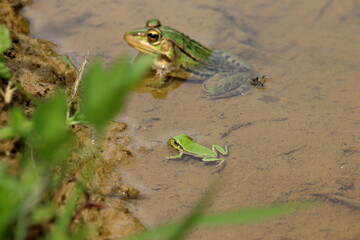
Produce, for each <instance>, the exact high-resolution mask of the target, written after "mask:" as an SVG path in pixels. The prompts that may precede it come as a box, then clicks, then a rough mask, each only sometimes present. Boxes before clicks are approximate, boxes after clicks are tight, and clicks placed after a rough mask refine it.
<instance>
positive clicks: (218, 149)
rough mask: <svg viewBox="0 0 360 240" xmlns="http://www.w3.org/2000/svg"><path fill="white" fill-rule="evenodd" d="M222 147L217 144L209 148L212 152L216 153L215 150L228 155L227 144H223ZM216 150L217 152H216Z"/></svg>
mask: <svg viewBox="0 0 360 240" xmlns="http://www.w3.org/2000/svg"><path fill="white" fill-rule="evenodd" d="M224 148H225V149H224ZM224 148H222V147H220V146H219V145H217V144H214V145H212V147H211V150H212V151H213V153H215V154H217V152H219V153H221V154H222V155H228V153H229V151H228V145H225V147H224ZM216 151H217V152H216Z"/></svg>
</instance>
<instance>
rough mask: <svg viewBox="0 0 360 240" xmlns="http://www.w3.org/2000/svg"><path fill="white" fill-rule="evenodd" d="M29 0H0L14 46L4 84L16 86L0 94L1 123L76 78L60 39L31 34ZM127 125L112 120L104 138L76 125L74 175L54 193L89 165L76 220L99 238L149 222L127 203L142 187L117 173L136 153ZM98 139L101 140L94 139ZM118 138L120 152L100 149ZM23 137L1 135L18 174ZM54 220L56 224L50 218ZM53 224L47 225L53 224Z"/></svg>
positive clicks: (0, 152) (67, 189)
mask: <svg viewBox="0 0 360 240" xmlns="http://www.w3.org/2000/svg"><path fill="white" fill-rule="evenodd" d="M27 4H30V1H3V0H0V24H4V25H6V26H7V27H8V28H9V30H10V34H11V40H12V46H11V48H10V49H9V50H8V51H6V52H5V53H4V56H3V57H4V58H6V64H7V66H8V68H9V69H10V72H11V75H12V76H14V78H13V79H12V80H11V83H10V81H9V80H8V79H1V82H0V88H1V89H2V90H4V91H5V92H6V89H7V87H8V86H10V88H8V89H11V88H14V86H16V90H15V91H14V92H13V94H10V95H11V98H9V102H6V101H5V99H4V98H3V96H1V100H0V109H1V114H0V126H5V125H6V124H7V122H8V116H9V110H10V109H11V108H12V107H15V106H16V107H20V108H22V109H23V110H24V112H25V113H26V114H27V115H29V116H31V114H32V112H33V110H34V106H35V103H36V102H37V101H39V100H42V99H44V98H47V97H49V96H51V95H52V94H54V92H55V91H56V90H58V89H65V90H66V91H67V92H68V93H70V91H71V87H72V85H73V83H74V81H75V78H76V72H75V71H74V70H73V69H72V68H71V67H70V66H68V64H67V63H66V62H64V61H63V60H61V56H60V55H59V54H58V53H56V52H55V51H54V50H53V49H54V47H55V44H53V43H50V42H48V41H46V40H40V39H36V38H33V37H29V36H28V33H29V23H28V21H27V20H26V19H25V18H24V17H23V16H22V15H21V9H22V7H24V6H25V5H27ZM124 129H126V124H124V123H119V122H117V123H113V124H111V125H110V126H109V128H108V131H107V133H106V135H105V136H104V137H103V138H101V139H94V137H93V136H92V131H91V130H90V129H89V128H87V127H85V126H76V127H74V128H73V132H74V133H75V134H76V137H77V148H76V149H75V151H74V153H73V155H72V157H71V158H70V159H69V164H70V165H71V166H72V167H71V169H72V172H71V173H68V175H69V176H71V177H70V178H69V179H66V180H65V181H64V183H63V186H62V187H61V188H60V189H59V190H58V192H57V193H56V194H55V198H54V201H55V202H56V203H57V204H58V205H59V207H60V206H61V205H62V204H64V203H65V202H66V200H67V197H68V195H69V194H70V193H71V192H72V191H73V189H74V186H75V184H76V179H77V178H79V177H80V176H82V173H83V172H84V171H85V170H87V168H89V165H90V163H92V164H91V165H90V166H92V167H93V168H92V169H90V170H89V171H91V172H92V175H93V178H92V180H91V181H90V182H89V185H88V191H87V192H86V193H84V199H83V201H82V202H81V204H80V205H79V206H78V207H77V211H76V212H75V213H74V216H73V217H74V224H76V223H78V222H84V221H85V222H87V223H89V224H90V225H91V226H93V229H94V231H93V237H94V238H95V239H101V238H104V239H105V238H108V237H109V236H111V237H122V236H127V235H130V234H133V233H135V232H139V231H142V230H144V229H145V228H144V226H143V225H142V224H141V223H140V222H139V220H138V219H137V218H135V217H134V216H133V215H132V214H131V213H130V212H129V210H128V208H126V207H125V205H126V202H128V201H129V199H136V198H138V196H139V194H140V192H139V190H137V189H136V188H134V187H133V186H131V185H129V184H125V183H123V181H122V180H121V177H120V176H119V174H118V173H116V174H115V175H114V171H113V169H114V165H115V163H118V162H122V161H126V159H128V158H129V156H131V153H130V152H129V150H127V149H126V148H125V146H124V145H125V144H126V143H127V142H129V141H130V138H129V137H128V136H126V135H124V134H123V131H124ZM94 142H98V144H94ZM110 142H111V143H114V142H116V143H117V144H118V146H120V145H121V146H122V147H118V148H117V149H116V152H115V150H114V153H113V154H110V153H111V152H110V150H109V148H107V149H108V151H107V153H109V154H110V155H111V157H110V156H107V155H106V154H104V155H101V154H100V152H102V148H104V146H106V145H109V143H110ZM23 146H24V143H23V142H22V140H21V139H10V140H1V141H0V159H1V163H2V164H6V165H7V167H8V168H7V169H8V172H10V173H12V174H16V173H17V170H18V164H19V162H20V159H21V157H22V155H21V151H22V149H23ZM49 225H51V224H49ZM49 227H50V226H43V228H49ZM42 231H46V229H42V230H40V229H37V230H36V229H32V228H31V229H30V230H29V233H28V235H27V239H38V238H39V236H40V235H41V232H42Z"/></svg>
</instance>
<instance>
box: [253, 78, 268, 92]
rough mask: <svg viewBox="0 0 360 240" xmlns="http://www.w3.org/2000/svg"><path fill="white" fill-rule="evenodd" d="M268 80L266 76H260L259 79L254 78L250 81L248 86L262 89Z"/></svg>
mask: <svg viewBox="0 0 360 240" xmlns="http://www.w3.org/2000/svg"><path fill="white" fill-rule="evenodd" d="M267 80H268V78H267V77H266V75H262V76H261V77H255V78H252V79H251V80H250V85H251V86H254V87H255V88H257V89H264V88H265V83H266V81H267Z"/></svg>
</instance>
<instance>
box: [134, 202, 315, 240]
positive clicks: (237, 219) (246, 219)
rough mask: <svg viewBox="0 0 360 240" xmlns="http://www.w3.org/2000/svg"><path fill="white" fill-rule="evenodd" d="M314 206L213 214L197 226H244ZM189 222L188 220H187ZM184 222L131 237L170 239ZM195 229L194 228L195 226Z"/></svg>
mask: <svg viewBox="0 0 360 240" xmlns="http://www.w3.org/2000/svg"><path fill="white" fill-rule="evenodd" d="M313 205H314V202H312V201H305V202H289V203H283V204H279V205H270V206H265V207H257V208H252V209H240V210H234V211H229V212H223V213H213V214H208V215H203V216H201V218H200V219H198V220H197V221H196V222H197V224H196V225H197V226H226V225H235V224H244V223H250V222H255V221H260V220H265V219H269V218H273V217H278V216H282V215H285V214H290V213H294V212H295V211H299V210H304V209H306V208H309V207H311V206H313ZM185 221H188V220H185ZM183 224H184V222H183V221H181V222H177V223H170V224H167V225H164V226H160V227H157V228H154V229H150V230H148V231H146V232H144V233H142V234H139V235H136V236H134V237H130V238H128V239H131V240H145V239H146V240H149V239H153V238H158V237H163V238H165V239H169V237H172V236H173V235H174V234H175V233H176V232H177V231H178V230H179V228H181V227H182V226H183ZM193 227H194V226H193Z"/></svg>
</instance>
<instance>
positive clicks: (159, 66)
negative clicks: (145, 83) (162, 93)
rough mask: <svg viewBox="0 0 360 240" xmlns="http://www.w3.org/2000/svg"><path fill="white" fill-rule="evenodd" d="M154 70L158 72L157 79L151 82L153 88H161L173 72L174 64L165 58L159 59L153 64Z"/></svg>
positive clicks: (154, 78)
mask: <svg viewBox="0 0 360 240" xmlns="http://www.w3.org/2000/svg"><path fill="white" fill-rule="evenodd" d="M152 68H153V69H154V70H155V71H156V74H155V77H153V79H152V80H151V83H150V85H151V86H152V87H156V88H159V87H161V86H162V85H163V84H164V83H165V81H166V80H167V78H168V77H169V75H170V73H171V72H172V71H173V68H174V67H173V64H172V63H171V62H169V61H167V60H165V59H163V58H157V59H155V60H154V61H153V63H152Z"/></svg>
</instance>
